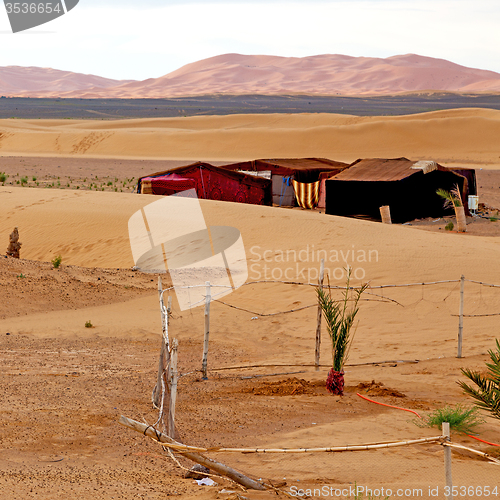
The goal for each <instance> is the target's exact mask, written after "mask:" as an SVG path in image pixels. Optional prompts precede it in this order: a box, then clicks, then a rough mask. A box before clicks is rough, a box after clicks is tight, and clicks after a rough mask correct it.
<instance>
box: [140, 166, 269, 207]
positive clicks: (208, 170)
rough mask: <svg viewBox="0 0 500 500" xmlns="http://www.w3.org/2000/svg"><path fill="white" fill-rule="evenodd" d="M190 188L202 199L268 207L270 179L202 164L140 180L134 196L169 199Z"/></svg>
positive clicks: (179, 168)
mask: <svg viewBox="0 0 500 500" xmlns="http://www.w3.org/2000/svg"><path fill="white" fill-rule="evenodd" d="M193 188H194V189H195V190H196V193H197V195H198V198H201V199H208V200H222V201H234V202H238V203H251V204H254V205H271V181H270V180H269V179H265V178H261V177H255V176H253V175H247V174H243V173H240V172H231V171H229V170H225V169H222V168H220V167H214V166H213V165H210V164H209V163H204V162H197V163H193V164H191V165H186V166H184V167H178V168H174V169H172V170H167V171H164V172H156V173H155V174H151V175H148V176H146V177H141V178H140V179H139V182H138V185H137V192H138V193H141V194H159V195H172V194H176V193H179V192H181V191H186V190H188V189H193Z"/></svg>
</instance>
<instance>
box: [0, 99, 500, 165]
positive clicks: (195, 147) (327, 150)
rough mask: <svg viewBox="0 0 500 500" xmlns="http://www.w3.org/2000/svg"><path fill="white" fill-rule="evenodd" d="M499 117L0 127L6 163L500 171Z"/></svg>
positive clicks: (312, 117) (458, 114) (487, 113)
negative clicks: (114, 161)
mask: <svg viewBox="0 0 500 500" xmlns="http://www.w3.org/2000/svg"><path fill="white" fill-rule="evenodd" d="M499 136H500V111H497V110H491V109H479V108H469V109H455V110H446V111H434V112H429V113H421V114H413V115H403V116H364V117H360V116H351V115H336V114H331V113H323V114H322V113H311V114H307V113H304V114H296V115H283V114H269V115H251V114H249V115H230V116H194V117H185V118H184V117H182V118H158V119H135V120H112V121H84V120H17V119H14V120H10V119H8V120H0V154H1V155H2V156H37V157H38V156H51V157H52V156H54V155H56V156H61V157H62V156H69V157H75V156H76V157H82V156H85V157H88V158H91V157H95V158H127V159H134V160H145V159H151V160H153V159H160V160H164V159H171V160H185V159H187V158H192V159H200V160H205V161H211V160H219V161H226V160H227V161H231V160H248V159H254V158H301V157H302V158H308V157H324V158H331V159H333V160H337V161H344V162H347V163H351V162H352V161H354V160H356V159H357V158H373V157H381V158H399V157H402V156H404V157H407V158H412V159H421V160H425V159H429V160H435V161H438V162H440V163H444V164H446V165H465V166H473V165H474V166H480V167H482V168H490V169H497V170H498V169H499V168H500V155H499V152H498V137H499Z"/></svg>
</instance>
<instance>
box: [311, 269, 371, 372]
mask: <svg viewBox="0 0 500 500" xmlns="http://www.w3.org/2000/svg"><path fill="white" fill-rule="evenodd" d="M350 279H351V270H350V269H349V271H348V276H347V283H346V288H345V290H344V291H343V293H342V295H343V298H342V300H335V299H334V298H333V297H332V295H331V290H329V291H328V292H326V291H325V290H324V289H322V288H319V287H318V288H316V293H317V296H318V303H319V305H320V307H321V310H322V312H323V317H324V318H325V321H326V328H327V330H328V334H329V335H330V339H331V342H332V367H333V369H334V370H336V371H341V370H342V367H343V366H344V363H345V362H346V360H347V357H348V355H349V346H350V343H351V341H352V338H353V337H354V335H352V336H351V328H352V326H353V325H354V321H355V319H356V315H357V313H358V311H359V307H358V302H359V299H360V298H361V294H362V293H363V292H364V291H365V290H366V288H367V287H368V284H365V285H362V286H361V287H360V288H351V287H350ZM350 301H352V302H353V304H352V307H351V309H350V310H348V305H349V304H348V303H349V302H350Z"/></svg>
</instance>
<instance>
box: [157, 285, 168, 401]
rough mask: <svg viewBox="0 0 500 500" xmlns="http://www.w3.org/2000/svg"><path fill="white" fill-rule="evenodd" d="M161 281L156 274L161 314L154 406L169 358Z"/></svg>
mask: <svg viewBox="0 0 500 500" xmlns="http://www.w3.org/2000/svg"><path fill="white" fill-rule="evenodd" d="M162 291H163V288H162V282H161V276H158V299H159V301H160V314H161V330H162V335H161V350H160V361H159V363H158V376H157V378H156V386H155V388H154V391H153V404H154V406H155V407H156V408H159V407H160V404H161V401H160V399H161V393H162V390H161V387H162V377H163V373H164V371H165V370H166V368H167V366H168V360H169V350H168V348H169V345H168V343H169V342H168V317H167V318H166V317H165V312H164V303H163V294H162Z"/></svg>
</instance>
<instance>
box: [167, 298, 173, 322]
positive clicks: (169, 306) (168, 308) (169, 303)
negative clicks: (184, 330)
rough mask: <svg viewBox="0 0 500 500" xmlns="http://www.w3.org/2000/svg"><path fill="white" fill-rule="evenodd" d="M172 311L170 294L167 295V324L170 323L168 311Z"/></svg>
mask: <svg viewBox="0 0 500 500" xmlns="http://www.w3.org/2000/svg"><path fill="white" fill-rule="evenodd" d="M171 312H172V295H169V296H168V302H167V313H168V316H167V325H168V324H169V323H170V313H171Z"/></svg>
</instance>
